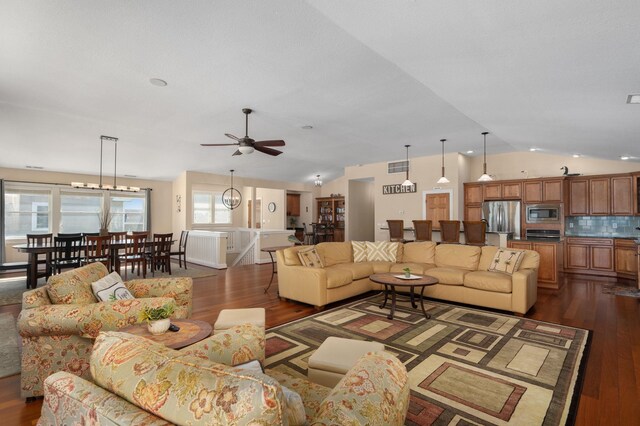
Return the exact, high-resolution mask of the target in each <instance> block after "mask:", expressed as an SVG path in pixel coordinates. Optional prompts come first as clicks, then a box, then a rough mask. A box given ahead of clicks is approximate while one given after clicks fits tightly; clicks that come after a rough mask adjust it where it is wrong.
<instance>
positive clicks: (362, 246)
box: [351, 241, 367, 263]
mask: <svg viewBox="0 0 640 426" xmlns="http://www.w3.org/2000/svg"><path fill="white" fill-rule="evenodd" d="M351 250H352V251H353V261H354V263H360V262H366V261H367V243H366V242H365V241H351Z"/></svg>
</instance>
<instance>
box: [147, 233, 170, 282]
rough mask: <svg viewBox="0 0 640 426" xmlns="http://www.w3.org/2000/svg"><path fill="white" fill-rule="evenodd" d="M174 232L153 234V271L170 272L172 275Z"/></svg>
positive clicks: (153, 272)
mask: <svg viewBox="0 0 640 426" xmlns="http://www.w3.org/2000/svg"><path fill="white" fill-rule="evenodd" d="M172 240H173V233H169V234H153V246H152V247H151V273H152V274H154V275H155V271H156V270H159V271H160V272H168V273H169V275H171V243H172Z"/></svg>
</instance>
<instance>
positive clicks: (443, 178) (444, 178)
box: [436, 139, 449, 183]
mask: <svg viewBox="0 0 640 426" xmlns="http://www.w3.org/2000/svg"><path fill="white" fill-rule="evenodd" d="M446 141H447V140H446V139H440V142H442V176H441V177H440V179H438V181H437V182H436V183H449V179H447V178H446V177H445V175H444V143H445V142H446Z"/></svg>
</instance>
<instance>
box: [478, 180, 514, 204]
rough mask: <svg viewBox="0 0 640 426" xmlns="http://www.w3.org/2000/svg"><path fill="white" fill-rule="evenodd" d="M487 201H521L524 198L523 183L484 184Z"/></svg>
mask: <svg viewBox="0 0 640 426" xmlns="http://www.w3.org/2000/svg"><path fill="white" fill-rule="evenodd" d="M483 194H484V199H485V200H519V199H520V198H522V182H521V181H517V182H509V181H504V182H491V183H485V184H484V190H483Z"/></svg>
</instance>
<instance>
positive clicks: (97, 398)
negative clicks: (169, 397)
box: [38, 371, 171, 426]
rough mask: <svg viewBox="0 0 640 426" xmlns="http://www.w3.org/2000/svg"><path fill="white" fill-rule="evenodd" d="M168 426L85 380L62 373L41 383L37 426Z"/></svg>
mask: <svg viewBox="0 0 640 426" xmlns="http://www.w3.org/2000/svg"><path fill="white" fill-rule="evenodd" d="M64 424H99V425H123V424H145V425H168V424H171V423H168V422H167V421H166V420H163V419H161V418H159V417H156V416H154V415H153V414H151V413H148V412H146V411H144V410H142V409H140V408H138V407H136V406H135V405H133V404H131V403H130V402H128V401H126V400H124V399H122V398H120V397H118V396H117V395H114V394H112V393H111V392H109V391H107V390H105V389H103V388H101V387H100V386H97V385H95V384H93V383H91V382H89V381H87V380H84V379H81V378H80V377H78V376H76V375H74V374H71V373H67V372H64V371H61V372H58V373H55V374H52V375H51V376H49V377H48V378H47V379H46V380H45V382H44V401H43V403H42V413H41V417H40V420H39V421H38V425H40V426H48V425H64Z"/></svg>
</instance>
